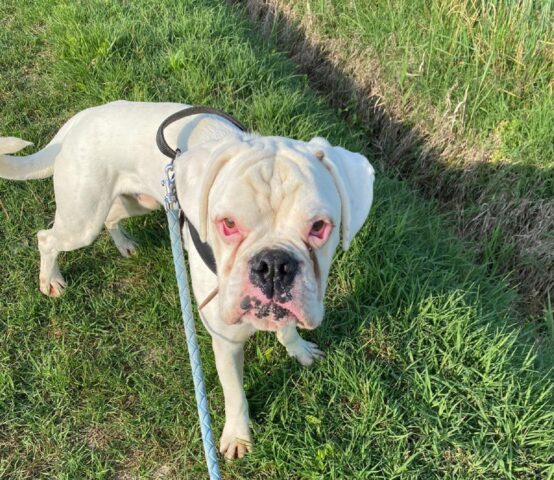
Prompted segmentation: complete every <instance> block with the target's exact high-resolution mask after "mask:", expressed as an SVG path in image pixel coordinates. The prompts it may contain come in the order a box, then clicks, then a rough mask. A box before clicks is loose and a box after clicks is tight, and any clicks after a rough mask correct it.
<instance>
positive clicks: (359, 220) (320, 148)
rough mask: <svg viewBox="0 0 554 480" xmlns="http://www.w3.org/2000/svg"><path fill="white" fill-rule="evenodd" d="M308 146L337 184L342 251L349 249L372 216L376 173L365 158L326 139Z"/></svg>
mask: <svg viewBox="0 0 554 480" xmlns="http://www.w3.org/2000/svg"><path fill="white" fill-rule="evenodd" d="M308 145H309V146H310V150H311V151H312V152H313V154H314V155H315V156H316V157H317V158H318V160H320V161H321V163H322V164H323V165H324V166H325V167H326V168H327V170H328V171H329V173H330V174H331V176H332V177H333V180H334V181H335V185H336V187H337V190H338V193H339V196H340V200H341V226H342V228H341V230H342V248H343V250H348V247H349V246H350V242H351V241H352V239H353V238H354V235H356V233H358V230H360V228H362V225H363V224H364V222H365V219H366V218H367V216H368V214H369V210H370V208H371V203H372V202H373V181H374V180H375V171H374V170H373V167H372V166H371V164H370V163H369V161H368V159H367V158H366V157H364V156H363V155H360V154H359V153H353V152H350V151H348V150H346V149H344V148H342V147H333V146H332V145H331V144H330V143H329V142H328V141H327V140H325V139H324V138H321V137H316V138H313V139H312V140H311V141H310V142H309V143H308Z"/></svg>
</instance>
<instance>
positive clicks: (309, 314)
mask: <svg viewBox="0 0 554 480" xmlns="http://www.w3.org/2000/svg"><path fill="white" fill-rule="evenodd" d="M198 155H200V156H203V157H204V158H203V162H205V163H204V165H203V166H202V167H200V168H199V169H197V172H196V174H194V173H193V172H192V171H191V170H190V169H188V172H187V173H186V174H185V176H186V182H185V184H184V185H183V186H181V187H179V183H178V191H179V190H180V191H181V193H180V197H181V196H182V197H184V198H180V201H181V204H182V205H183V208H184V209H185V212H186V213H187V216H188V217H189V218H190V219H191V220H192V221H193V223H196V222H197V223H196V225H197V228H198V230H199V233H200V237H201V239H202V240H203V241H207V242H208V243H209V244H210V245H211V246H212V248H213V251H214V255H215V259H216V263H217V276H218V285H219V294H218V298H217V301H218V302H219V312H220V318H221V319H222V321H224V322H225V323H228V324H236V323H239V322H250V323H252V324H253V325H254V326H255V327H256V328H258V329H260V330H277V329H279V328H280V327H282V326H283V325H285V324H287V323H290V322H294V323H296V324H297V325H298V326H299V327H301V328H307V329H313V328H315V327H317V326H318V325H319V324H320V323H321V321H322V319H323V310H324V309H323V297H324V294H325V289H326V286H327V277H328V274H329V268H330V266H331V260H332V257H333V253H334V251H335V249H336V247H337V245H338V243H339V240H340V239H341V238H342V246H343V248H344V249H347V248H348V246H349V244H350V242H351V240H352V238H353V237H354V235H355V234H356V232H357V231H358V230H359V229H360V228H361V226H362V225H363V223H364V221H365V219H366V217H367V215H368V213H369V209H370V207H371V203H372V199H373V180H374V171H373V168H372V166H371V165H370V163H369V162H368V160H367V159H366V158H365V157H363V156H362V155H360V154H357V153H352V152H349V151H348V150H345V149H343V148H341V147H333V146H331V145H330V144H329V143H328V142H327V141H326V140H324V139H322V138H315V139H313V140H312V141H310V142H302V141H295V140H290V139H287V138H280V137H251V138H250V137H246V138H240V139H235V140H230V141H229V140H228V141H224V142H215V143H213V144H212V145H211V146H207V147H203V150H202V149H200V150H197V151H196V152H193V151H191V156H195V157H196V158H198ZM186 161H187V159H184V160H183V162H184V163H186ZM193 163H194V164H197V165H198V160H196V161H194V162H193ZM199 170H201V171H199ZM183 189H185V190H187V189H188V193H183ZM194 197H196V198H194ZM192 203H194V205H191V204H192ZM187 207H190V208H187Z"/></svg>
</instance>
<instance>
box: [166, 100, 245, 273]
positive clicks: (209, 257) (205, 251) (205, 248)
mask: <svg viewBox="0 0 554 480" xmlns="http://www.w3.org/2000/svg"><path fill="white" fill-rule="evenodd" d="M201 113H208V114H210V115H217V116H218V117H222V118H224V119H225V120H227V121H229V122H230V123H231V124H233V125H234V126H235V127H237V128H238V129H239V130H241V131H243V132H247V131H248V129H247V128H246V127H245V126H244V125H243V124H242V123H240V122H239V121H238V120H237V119H235V118H233V117H232V116H231V115H229V114H228V113H225V112H223V111H221V110H218V109H217V108H210V107H187V108H185V109H183V110H180V111H178V112H176V113H174V114H172V115H170V116H169V117H167V118H166V119H165V120H164V121H163V122H162V124H161V125H160V128H158V133H157V134H156V143H157V145H158V148H159V149H160V152H162V153H163V154H164V155H166V156H167V157H169V158H171V159H173V160H175V159H176V158H177V157H178V156H179V154H180V153H181V150H179V149H178V148H177V149H176V150H173V149H172V148H171V147H170V146H169V145H168V144H167V142H166V140H165V137H164V130H165V128H166V127H167V126H168V125H170V124H172V123H173V122H176V121H177V120H181V119H182V118H185V117H190V116H191V115H198V114H201ZM179 219H180V221H181V231H182V230H183V227H184V225H185V223H186V224H187V226H188V229H189V232H190V237H191V238H192V243H194V248H196V251H197V252H198V254H199V255H200V258H201V259H202V261H203V262H204V263H205V264H206V266H207V267H208V268H209V269H210V270H211V271H212V272H213V273H215V274H217V265H216V263H215V257H214V252H213V249H212V247H211V246H210V244H209V243H207V242H202V241H201V240H200V235H199V233H198V230H197V229H196V227H195V226H194V225H193V224H192V222H191V221H190V220H189V219H188V218H187V216H186V215H185V212H184V211H183V209H182V208H181V206H180V205H179Z"/></svg>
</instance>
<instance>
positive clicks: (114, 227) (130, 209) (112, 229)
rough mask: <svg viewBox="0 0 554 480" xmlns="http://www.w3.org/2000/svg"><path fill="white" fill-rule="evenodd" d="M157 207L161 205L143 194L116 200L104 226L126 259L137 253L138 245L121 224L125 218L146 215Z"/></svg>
mask: <svg viewBox="0 0 554 480" xmlns="http://www.w3.org/2000/svg"><path fill="white" fill-rule="evenodd" d="M157 207H159V204H158V203H157V202H156V201H155V200H154V199H153V198H151V197H147V196H145V195H141V194H138V195H120V196H119V197H117V198H116V199H115V201H114V202H113V203H112V206H111V208H110V211H109V213H108V217H107V218H106V221H105V222H104V225H105V226H106V229H107V230H108V233H109V234H110V236H111V237H112V239H113V241H114V243H115V246H116V247H117V249H118V250H119V253H121V255H123V256H124V257H128V256H129V255H133V254H134V253H135V252H136V247H137V244H136V242H135V241H134V240H133V239H132V238H131V237H130V236H129V235H128V234H127V232H125V230H124V229H123V227H122V226H121V225H120V224H119V222H120V221H121V220H124V219H125V218H129V217H136V216H139V215H144V214H146V213H149V212H151V211H152V210H154V209H155V208H157Z"/></svg>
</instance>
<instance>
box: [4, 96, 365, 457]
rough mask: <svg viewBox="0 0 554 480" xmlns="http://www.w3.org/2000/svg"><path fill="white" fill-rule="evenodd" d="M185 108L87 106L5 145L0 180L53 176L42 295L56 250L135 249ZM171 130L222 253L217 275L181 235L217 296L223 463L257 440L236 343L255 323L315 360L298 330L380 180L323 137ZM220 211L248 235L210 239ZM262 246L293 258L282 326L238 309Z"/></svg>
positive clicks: (221, 123)
mask: <svg viewBox="0 0 554 480" xmlns="http://www.w3.org/2000/svg"><path fill="white" fill-rule="evenodd" d="M184 107H186V105H181V104H174V103H132V102H125V101H119V102H114V103H110V104H107V105H103V106H99V107H94V108H90V109H87V110H84V111H82V112H80V113H78V114H77V115H75V116H74V117H73V118H72V119H70V120H69V121H68V122H67V123H66V124H65V125H64V126H63V127H62V128H61V129H60V131H59V132H58V134H57V135H56V136H55V137H54V139H53V140H52V141H51V142H50V143H49V144H48V145H47V146H46V147H45V148H44V149H42V150H40V151H39V152H37V153H34V154H32V155H29V156H26V157H14V156H10V155H6V154H9V153H14V152H16V151H18V150H20V149H21V148H23V147H25V146H26V145H28V142H25V141H23V140H20V139H16V138H0V177H4V178H9V179H16V180H24V179H33V178H43V177H46V176H49V175H51V174H52V173H53V174H54V190H55V196H56V204H57V210H56V216H55V221H54V225H53V226H52V228H50V229H48V230H41V231H40V232H39V233H38V239H39V250H40V254H41V265H40V290H41V291H42V292H43V293H44V294H46V295H50V296H58V295H60V294H61V292H62V290H63V288H64V287H65V282H64V280H63V277H62V275H61V273H60V271H59V269H58V265H57V260H56V259H57V256H58V253H59V252H62V251H70V250H74V249H77V248H80V247H83V246H86V245H89V244H90V243H91V242H92V241H94V239H95V238H96V236H97V235H98V234H99V232H100V231H101V229H102V227H103V226H106V228H107V229H108V231H109V232H110V234H111V236H112V238H113V240H114V242H115V244H116V246H117V248H118V250H119V251H120V252H121V254H122V255H124V256H126V255H130V254H132V253H134V252H135V243H134V242H133V241H132V240H131V239H130V238H129V237H128V236H127V235H126V234H125V232H124V231H123V230H122V228H121V226H120V225H119V222H120V221H121V220H122V219H124V218H127V217H130V216H134V215H142V214H144V213H147V212H149V211H151V210H152V209H154V208H157V207H158V206H159V204H162V203H163V199H164V195H165V192H164V188H163V187H162V185H161V180H162V179H163V178H164V167H165V165H166V164H167V161H168V159H167V158H166V157H165V156H164V155H163V154H162V153H160V152H159V150H158V148H157V146H156V141H155V138H156V131H157V129H158V126H159V125H160V124H161V122H162V121H163V120H164V119H165V118H166V117H168V116H169V115H171V114H172V113H174V112H176V111H178V110H181V109H182V108H184ZM165 134H166V139H167V141H168V143H169V144H170V145H171V146H173V147H174V148H175V147H179V149H180V150H181V151H182V152H183V154H182V155H181V156H179V157H178V159H177V160H176V166H175V170H176V183H177V193H178V197H179V201H180V203H181V206H182V208H183V209H184V210H185V213H186V215H187V217H188V218H189V219H190V220H191V221H192V223H193V224H195V225H196V226H197V228H198V229H199V231H200V234H201V236H202V238H203V239H206V240H207V241H208V242H209V243H210V244H211V245H212V247H213V250H214V254H215V257H216V262H217V266H218V275H217V276H216V275H214V274H213V273H212V272H211V271H210V270H209V269H208V268H207V267H206V265H205V264H204V263H203V261H202V260H201V258H200V256H199V255H198V252H197V251H196V249H195V248H194V247H191V240H190V237H189V232H188V229H185V231H184V232H183V233H184V237H185V246H186V248H187V249H188V251H189V261H190V269H191V276H192V284H193V289H194V293H195V296H196V298H197V299H198V300H199V301H200V302H201V301H202V300H203V299H204V298H206V297H207V296H208V295H209V294H210V292H212V290H213V289H214V288H216V287H218V288H219V293H218V296H217V297H216V299H215V300H213V301H212V302H210V303H209V304H208V305H207V306H206V307H205V308H204V309H203V311H202V312H201V318H202V321H203V323H204V325H205V326H206V328H207V329H208V331H209V332H210V334H211V335H212V339H213V350H214V354H215V359H216V366H217V370H218V374H219V378H220V381H221V384H222V387H223V391H224V396H225V416H226V421H225V427H224V430H223V434H222V436H221V440H220V449H221V452H222V453H224V454H225V456H226V457H227V458H235V457H241V456H242V455H244V454H245V453H246V452H247V451H249V450H250V448H251V442H252V439H251V436H250V430H249V426H248V423H249V417H248V404H247V402H246V397H245V394H244V389H243V363H244V358H243V357H244V353H243V346H244V342H245V341H246V340H247V339H248V337H250V336H251V335H252V334H253V333H254V332H255V331H256V329H257V328H262V329H273V330H277V338H278V340H279V341H280V342H281V343H282V344H283V345H284V346H285V348H286V349H287V352H288V353H289V355H291V356H293V357H296V358H297V359H298V360H299V361H300V362H301V363H302V364H303V365H309V364H311V363H312V362H313V361H314V360H316V359H319V358H322V357H323V353H322V352H321V351H320V350H319V349H318V348H317V346H316V345H315V344H313V343H311V342H306V341H304V340H303V339H302V338H301V337H300V336H299V335H298V332H297V331H296V327H297V324H298V325H300V326H302V327H305V328H315V327H317V326H318V325H319V324H320V323H321V321H322V319H323V296H324V293H325V288H326V284H327V276H328V273H329V268H330V265H331V260H332V256H333V253H334V251H335V249H336V247H337V245H338V243H339V226H340V225H341V224H342V242H343V247H344V248H348V245H349V244H350V242H351V240H352V237H353V236H354V235H355V234H356V232H357V231H358V230H359V229H360V228H361V226H362V224H363V222H364V220H365V218H366V216H367V214H368V212H369V208H370V206H371V202H372V196H373V195H372V192H373V178H374V172H373V168H372V167H371V165H370V164H369V162H368V161H367V159H366V158H365V157H363V156H361V155H359V154H356V153H352V152H349V151H347V150H345V149H343V148H341V147H333V146H331V145H330V144H329V143H328V142H327V141H326V140H324V139H321V138H315V139H313V140H312V141H310V142H302V141H297V140H291V139H288V138H282V137H262V136H258V135H254V134H245V133H243V132H241V131H239V130H238V129H236V128H235V127H234V126H233V125H231V124H230V123H229V122H227V121H226V120H224V119H221V118H219V117H215V116H212V115H204V114H203V115H197V116H194V117H187V118H185V119H182V120H180V121H178V122H175V123H174V124H171V125H170V126H169V127H168V128H167V129H166V132H165ZM227 216H233V218H236V219H237V222H240V224H241V229H243V230H244V232H245V233H244V238H243V240H242V241H241V242H239V243H235V244H233V243H230V241H229V239H227V238H223V235H222V234H221V232H219V231H218V228H217V222H218V220H221V218H223V217H227ZM322 216H324V217H325V218H326V219H328V220H329V221H330V222H331V223H332V224H334V225H335V228H333V229H332V230H331V233H330V235H329V238H328V239H327V240H326V242H325V243H323V244H318V245H316V246H315V247H313V253H312V254H310V251H309V249H308V248H307V245H308V244H309V243H310V242H311V238H312V237H309V235H308V232H309V231H310V226H311V225H312V224H313V222H314V221H316V220H317V219H318V218H321V217H322ZM241 231H242V230H241ZM264 248H283V249H286V250H287V251H290V252H292V253H293V254H294V255H295V256H296V258H298V259H299V261H300V270H299V273H298V275H297V278H296V280H295V284H294V289H293V292H294V293H293V300H291V302H290V305H291V307H290V309H291V310H290V311H289V313H288V314H287V316H286V317H285V318H273V317H271V318H268V319H264V318H262V319H258V318H256V317H255V316H253V315H250V316H249V315H247V314H246V313H245V312H244V311H242V310H241V309H240V308H239V303H240V299H241V298H242V297H243V296H244V295H245V294H247V293H248V292H250V294H252V292H253V291H255V287H254V286H253V285H251V284H250V283H249V280H248V261H249V259H251V258H252V256H254V255H255V254H256V253H257V252H260V250H261V249H264ZM314 258H315V261H314ZM316 263H317V268H316ZM318 270H319V272H318ZM295 309H296V310H295ZM293 310H294V312H296V313H293Z"/></svg>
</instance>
